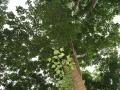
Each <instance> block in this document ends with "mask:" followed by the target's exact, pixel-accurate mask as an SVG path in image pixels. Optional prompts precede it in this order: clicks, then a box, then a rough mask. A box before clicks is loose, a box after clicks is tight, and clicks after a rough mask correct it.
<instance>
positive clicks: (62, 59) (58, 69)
mask: <svg viewBox="0 0 120 90" xmlns="http://www.w3.org/2000/svg"><path fill="white" fill-rule="evenodd" d="M53 50H54V51H53V56H52V57H50V58H48V66H49V67H50V68H51V69H52V70H53V71H54V73H55V76H59V77H63V76H64V74H65V73H66V72H65V71H64V69H71V68H73V66H72V58H71V56H70V55H65V52H64V48H60V49H53ZM68 71H69V70H68Z"/></svg>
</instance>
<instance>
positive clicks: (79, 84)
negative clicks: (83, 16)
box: [71, 41, 87, 90]
mask: <svg viewBox="0 0 120 90" xmlns="http://www.w3.org/2000/svg"><path fill="white" fill-rule="evenodd" d="M71 49H72V53H73V61H72V62H73V70H72V73H71V76H72V81H73V84H74V90H87V89H86V87H85V85H84V83H85V81H84V80H82V73H81V71H80V67H79V63H78V61H77V54H76V51H75V49H74V46H73V42H72V41H71Z"/></svg>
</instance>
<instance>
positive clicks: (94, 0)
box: [85, 0, 98, 17]
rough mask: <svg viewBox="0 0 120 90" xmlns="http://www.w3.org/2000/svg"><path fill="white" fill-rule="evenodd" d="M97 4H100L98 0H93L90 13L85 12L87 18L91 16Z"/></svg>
mask: <svg viewBox="0 0 120 90" xmlns="http://www.w3.org/2000/svg"><path fill="white" fill-rule="evenodd" d="M97 2H98V0H91V5H90V7H89V9H88V11H87V12H85V15H86V17H87V16H89V14H90V12H92V10H93V9H94V8H95V6H96V4H97Z"/></svg>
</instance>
